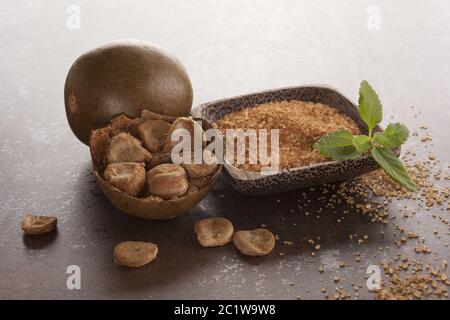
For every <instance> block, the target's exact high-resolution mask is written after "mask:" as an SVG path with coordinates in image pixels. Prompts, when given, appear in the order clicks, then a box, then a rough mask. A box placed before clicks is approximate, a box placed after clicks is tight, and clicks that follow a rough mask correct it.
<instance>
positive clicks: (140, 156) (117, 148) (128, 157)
mask: <svg viewBox="0 0 450 320" xmlns="http://www.w3.org/2000/svg"><path fill="white" fill-rule="evenodd" d="M151 157H152V155H151V153H150V152H148V151H147V150H146V149H145V148H144V147H142V142H141V141H139V140H138V139H136V138H135V137H133V136H132V135H131V134H129V133H126V132H121V133H119V134H118V135H116V136H114V137H113V138H112V139H111V142H110V145H109V147H108V150H107V151H106V160H107V161H108V163H118V162H148V161H150V159H151Z"/></svg>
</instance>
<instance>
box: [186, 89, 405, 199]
mask: <svg viewBox="0 0 450 320" xmlns="http://www.w3.org/2000/svg"><path fill="white" fill-rule="evenodd" d="M283 100H288V101H289V100H301V101H310V102H315V103H323V104H327V105H329V106H330V107H333V108H336V109H338V110H339V111H341V112H342V113H344V114H346V115H347V116H348V117H350V118H351V119H353V121H355V122H356V124H357V125H358V127H359V128H360V130H361V132H363V133H366V134H367V126H366V125H365V124H364V123H363V121H362V120H361V118H360V117H359V114H358V110H357V108H356V106H355V105H354V104H353V103H352V102H351V101H350V100H349V99H347V98H346V97H345V96H343V95H342V94H341V93H339V92H338V91H336V90H335V89H333V88H330V87H327V86H298V87H289V88H281V89H273V90H268V91H262V92H257V93H252V94H247V95H242V96H237V97H232V98H228V99H222V100H217V101H212V102H208V103H204V104H201V105H199V106H197V107H195V108H194V109H192V111H191V115H192V116H193V117H197V118H203V119H206V120H208V121H209V122H211V123H213V122H215V121H217V120H218V119H220V118H222V117H223V116H225V115H226V114H228V113H231V112H235V111H239V110H242V109H244V108H252V107H254V106H255V105H257V104H261V103H267V102H275V101H283ZM374 131H375V132H376V131H381V128H380V127H378V126H377V127H376V128H375V129H374ZM396 152H397V153H399V150H396ZM224 167H225V170H226V172H227V173H228V175H229V176H230V178H231V179H230V180H231V184H232V185H233V187H234V188H235V189H236V190H238V191H239V192H242V193H245V194H252V195H264V194H273V193H279V192H284V191H289V190H295V189H300V188H305V187H310V186H314V185H319V184H324V183H331V182H337V181H343V180H347V179H351V178H354V177H356V176H359V175H361V174H364V173H368V172H370V171H372V170H375V169H377V168H378V165H377V163H376V162H375V160H374V159H373V158H372V156H371V155H364V156H361V157H359V158H357V159H353V160H345V161H328V162H323V163H318V164H312V165H309V166H305V167H298V168H291V169H286V170H283V171H280V172H277V173H275V174H271V175H262V174H261V173H259V172H250V171H244V170H241V169H238V168H237V167H235V166H233V165H232V164H230V163H225V165H224Z"/></svg>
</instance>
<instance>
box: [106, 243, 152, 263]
mask: <svg viewBox="0 0 450 320" xmlns="http://www.w3.org/2000/svg"><path fill="white" fill-rule="evenodd" d="M157 253H158V246H157V245H156V244H154V243H151V242H142V241H125V242H121V243H119V244H118V245H117V246H116V247H115V248H114V253H113V255H114V262H115V263H117V264H118V265H121V266H127V267H133V268H138V267H142V266H144V265H146V264H148V263H149V262H150V261H152V260H154V259H155V258H156V254H157Z"/></svg>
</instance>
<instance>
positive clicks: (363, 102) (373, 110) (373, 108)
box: [358, 80, 383, 136]
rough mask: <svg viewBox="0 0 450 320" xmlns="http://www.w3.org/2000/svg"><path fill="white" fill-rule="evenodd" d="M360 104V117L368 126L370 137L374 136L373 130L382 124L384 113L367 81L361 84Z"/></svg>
mask: <svg viewBox="0 0 450 320" xmlns="http://www.w3.org/2000/svg"><path fill="white" fill-rule="evenodd" d="M358 104H359V108H358V111H359V115H360V117H361V119H362V120H363V121H364V122H365V123H366V124H367V127H368V129H369V136H372V130H373V128H374V127H375V126H376V125H377V124H378V123H380V122H381V119H382V116H383V112H382V109H381V102H380V99H379V98H378V95H377V93H376V92H375V90H373V88H372V87H371V86H370V84H369V83H368V82H367V81H366V80H364V81H363V82H361V86H360V88H359V101H358Z"/></svg>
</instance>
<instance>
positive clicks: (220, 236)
mask: <svg viewBox="0 0 450 320" xmlns="http://www.w3.org/2000/svg"><path fill="white" fill-rule="evenodd" d="M194 231H195V233H196V234H197V239H198V242H200V244H201V245H202V246H204V247H217V246H223V245H224V244H227V243H228V242H230V241H231V239H232V237H233V232H234V228H233V225H232V224H231V222H230V221H229V220H227V219H224V218H207V219H202V220H200V221H197V222H196V223H195V227H194Z"/></svg>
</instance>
